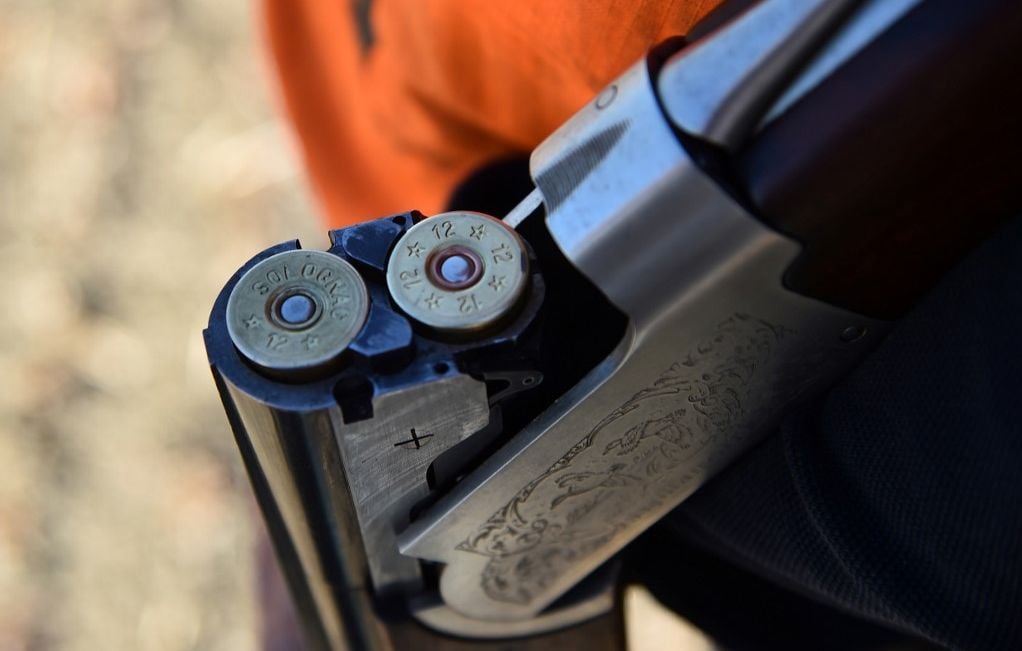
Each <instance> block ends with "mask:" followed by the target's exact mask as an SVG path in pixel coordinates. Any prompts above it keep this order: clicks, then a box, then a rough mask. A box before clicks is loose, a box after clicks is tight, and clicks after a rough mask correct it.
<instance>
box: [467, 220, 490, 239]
mask: <svg viewBox="0 0 1022 651" xmlns="http://www.w3.org/2000/svg"><path fill="white" fill-rule="evenodd" d="M485 235H486V224H476V225H475V226H473V227H472V232H470V233H469V234H468V236H469V237H474V238H475V239H477V240H480V241H481V240H482V239H483V236H485Z"/></svg>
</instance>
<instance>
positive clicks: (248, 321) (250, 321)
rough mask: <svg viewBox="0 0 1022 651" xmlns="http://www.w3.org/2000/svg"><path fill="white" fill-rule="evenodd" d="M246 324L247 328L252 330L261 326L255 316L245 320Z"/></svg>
mask: <svg viewBox="0 0 1022 651" xmlns="http://www.w3.org/2000/svg"><path fill="white" fill-rule="evenodd" d="M244 324H245V327H246V328H248V329H249V330H251V329H252V328H256V327H258V326H259V319H257V318H256V317H255V315H254V314H253V315H251V316H249V317H248V318H247V319H245V321H244Z"/></svg>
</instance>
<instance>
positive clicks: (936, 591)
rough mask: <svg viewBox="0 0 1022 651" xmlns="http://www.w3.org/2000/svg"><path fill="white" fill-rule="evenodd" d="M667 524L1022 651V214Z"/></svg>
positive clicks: (783, 575)
mask: <svg viewBox="0 0 1022 651" xmlns="http://www.w3.org/2000/svg"><path fill="white" fill-rule="evenodd" d="M910 254H911V252H909V251H907V252H906V255H910ZM660 528H661V531H660V533H659V535H666V534H667V533H669V534H670V535H673V536H674V537H675V538H674V539H675V541H676V543H677V544H679V545H681V544H682V543H681V542H679V541H684V544H685V545H692V544H695V545H698V546H700V547H702V548H703V549H706V550H712V552H713V553H714V554H716V555H718V556H719V557H720V558H722V559H725V560H726V561H728V562H730V563H734V564H737V565H739V566H741V567H744V568H746V569H748V570H751V571H753V572H755V573H757V574H759V575H762V576H764V577H769V578H770V579H771V580H773V581H774V582H776V583H778V584H779V585H781V586H785V587H786V588H788V589H790V590H793V591H795V592H798V593H801V594H803V595H809V596H811V597H812V598H814V599H817V600H819V601H821V602H824V603H829V604H831V605H833V606H835V607H837V608H839V609H841V610H843V611H847V612H851V613H856V614H859V615H861V616H863V617H866V618H869V619H872V620H874V621H876V622H882V623H884V624H886V625H889V626H892V627H895V628H897V629H900V630H902V631H907V632H911V633H913V634H916V635H919V636H921V637H923V638H926V639H928V640H932V641H933V642H936V643H938V644H941V645H945V646H947V647H949V648H953V649H969V650H972V649H984V650H986V649H1022V220H1016V221H1014V222H1013V223H1011V224H1009V225H1008V226H1007V227H1006V228H1005V229H1003V231H1002V232H1001V233H1000V234H999V235H998V236H997V237H995V238H994V239H993V240H992V241H991V242H989V243H987V244H986V245H984V246H983V247H982V248H981V249H980V250H978V251H977V252H976V253H974V254H973V255H972V256H971V257H970V258H969V259H967V260H966V261H964V262H963V263H962V264H961V265H960V266H959V268H958V269H956V270H955V271H954V272H953V273H952V274H950V275H949V276H948V277H947V278H945V279H944V280H943V281H942V283H941V284H940V285H939V286H938V287H937V288H935V289H934V291H932V292H931V293H930V295H929V296H928V297H927V298H926V299H925V300H924V301H923V302H922V303H921V304H920V305H919V306H918V307H917V308H916V309H915V310H914V311H913V312H912V313H911V314H910V315H909V316H908V317H906V318H905V319H904V320H903V321H902V322H900V323H899V324H898V325H897V326H896V328H895V329H894V330H893V332H891V334H890V335H889V336H888V337H887V338H886V339H885V341H884V342H883V343H882V344H881V345H880V347H879V348H878V349H877V350H876V351H875V352H874V353H873V354H872V355H871V356H870V357H869V358H868V359H867V360H866V361H865V362H864V363H863V364H862V365H861V366H860V367H859V368H858V369H857V370H856V371H854V372H853V373H852V374H851V375H850V376H849V377H847V378H846V379H845V380H844V381H842V382H841V383H840V384H839V385H838V386H837V387H836V388H834V389H833V390H832V391H831V392H830V393H829V394H828V395H827V396H825V397H824V398H823V399H821V400H820V401H818V402H817V403H815V404H813V405H810V406H807V407H805V408H803V409H802V410H800V411H799V412H798V413H796V414H793V415H792V417H790V418H789V419H788V420H787V421H786V422H785V423H784V425H783V427H782V428H781V431H780V432H779V433H778V434H777V435H775V436H773V437H771V438H770V439H768V440H767V441H766V442H764V443H763V444H762V445H760V446H759V447H757V448H755V449H754V450H752V451H751V452H750V453H748V454H747V455H746V456H745V457H743V458H742V459H741V460H740V461H739V462H738V463H737V464H736V465H734V466H732V467H731V468H729V469H728V470H727V471H726V472H725V473H723V474H722V475H720V476H719V477H717V478H716V479H715V480H713V481H711V482H710V483H709V484H708V485H706V486H705V487H703V489H701V490H700V491H699V492H698V493H697V494H696V495H695V496H693V497H692V498H691V499H690V500H689V501H687V502H686V503H685V504H683V505H682V506H681V507H679V508H678V509H677V510H676V511H675V512H674V513H673V514H671V515H670V516H669V517H668V518H667V519H666V520H665V521H664V522H663V523H661V525H660ZM654 583H655V581H654ZM661 583H662V582H661ZM692 589H695V590H698V589H699V587H698V586H697V587H695V588H693V587H692V586H690V585H686V584H685V581H684V577H682V578H680V579H678V583H677V584H676V585H675V587H674V588H673V590H674V591H676V592H679V593H680V592H684V591H687V590H692ZM657 591H658V592H659V593H660V596H661V597H662V598H663V599H664V600H665V601H669V602H672V603H674V604H684V602H685V599H683V598H682V599H678V598H677V595H676V596H675V597H674V598H672V597H671V595H666V597H665V595H664V586H662V585H659V586H657ZM679 608H681V609H682V610H683V611H684V610H685V607H684V605H682V606H679ZM810 614H811V613H810ZM695 619H696V620H698V619H699V617H698V616H697V617H695ZM862 648H866V647H862Z"/></svg>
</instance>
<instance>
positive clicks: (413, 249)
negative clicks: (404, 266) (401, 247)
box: [407, 242, 426, 258]
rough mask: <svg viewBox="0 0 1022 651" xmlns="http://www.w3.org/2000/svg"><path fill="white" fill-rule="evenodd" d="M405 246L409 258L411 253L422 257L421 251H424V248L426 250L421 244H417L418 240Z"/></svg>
mask: <svg viewBox="0 0 1022 651" xmlns="http://www.w3.org/2000/svg"><path fill="white" fill-rule="evenodd" d="M407 248H408V257H409V258H410V257H412V256H413V255H414V256H415V257H416V258H421V257H422V254H423V253H424V252H425V250H426V249H424V248H422V247H421V246H419V243H418V242H413V243H412V244H411V245H410V246H408V247H407Z"/></svg>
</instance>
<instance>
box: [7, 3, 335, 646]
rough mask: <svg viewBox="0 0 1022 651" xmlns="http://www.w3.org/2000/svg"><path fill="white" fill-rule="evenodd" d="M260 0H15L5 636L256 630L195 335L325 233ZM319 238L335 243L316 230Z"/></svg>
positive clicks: (241, 506) (225, 443)
mask: <svg viewBox="0 0 1022 651" xmlns="http://www.w3.org/2000/svg"><path fill="white" fill-rule="evenodd" d="M260 29H261V28H260V24H259V19H258V6H257V3H256V2H255V1H254V0H217V1H216V2H209V1H205V0H173V1H168V0H159V1H152V0H75V1H74V2H68V1H66V0H0V211H2V212H0V293H2V295H3V296H5V297H6V300H7V305H6V307H4V308H3V309H2V311H0V378H2V380H0V649H3V650H4V651H18V650H22V649H26V650H27V649H32V650H43V649H62V650H63V649H68V650H71V649H75V650H77V649H89V650H96V649H139V650H147V649H220V650H225V651H226V650H235V649H236V650H246V651H247V650H250V649H255V648H256V647H257V639H258V630H259V622H258V616H257V613H256V610H255V597H254V592H255V590H254V586H255V583H254V572H253V568H254V553H255V551H254V549H255V548H254V542H253V541H254V539H255V536H256V533H257V532H258V529H259V528H260V527H261V526H262V525H261V522H260V521H259V519H258V517H257V515H256V514H257V512H256V510H255V508H254V506H253V501H252V499H251V498H250V497H249V493H250V491H249V487H248V481H247V479H246V478H245V476H244V472H243V470H242V468H241V464H240V461H239V459H238V454H237V451H236V449H235V447H234V442H233V440H232V438H231V436H230V433H229V431H228V429H227V423H226V420H225V418H224V415H223V413H222V410H221V409H220V406H219V403H218V401H217V397H216V392H215V390H214V388H213V385H212V381H211V378H210V374H209V369H208V367H207V365H206V361H205V352H204V350H203V348H202V339H201V330H202V328H203V326H204V324H205V321H206V319H207V315H208V312H209V308H210V306H211V305H212V301H213V298H214V297H215V296H216V293H217V291H218V290H219V288H220V287H221V286H222V285H223V283H224V282H225V281H226V279H227V278H228V277H229V276H230V274H231V273H233V272H234V270H236V269H237V268H238V266H240V265H241V264H242V263H243V262H244V261H245V260H247V259H248V258H249V257H250V256H251V255H253V254H254V253H256V252H257V251H259V250H261V249H263V248H265V247H266V246H267V245H269V244H271V243H276V242H279V241H282V240H285V239H289V238H294V237H296V236H297V237H301V238H302V239H303V240H305V241H306V242H308V243H309V245H310V246H321V245H322V244H323V243H325V236H324V235H323V234H322V233H321V228H320V227H319V226H318V224H316V222H315V217H314V213H313V209H312V207H311V206H310V203H309V200H308V197H307V193H306V190H305V187H304V184H303V181H302V178H301V173H300V170H299V166H298V164H297V162H296V156H295V155H294V148H293V145H292V143H291V141H290V140H289V135H288V133H287V130H286V126H285V125H284V124H283V123H282V122H281V120H280V119H279V118H278V117H277V112H276V110H275V107H274V100H273V86H272V76H271V75H270V68H269V65H268V61H267V57H266V55H265V54H264V51H263V48H262V44H261V33H260ZM321 240H322V242H321Z"/></svg>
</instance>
